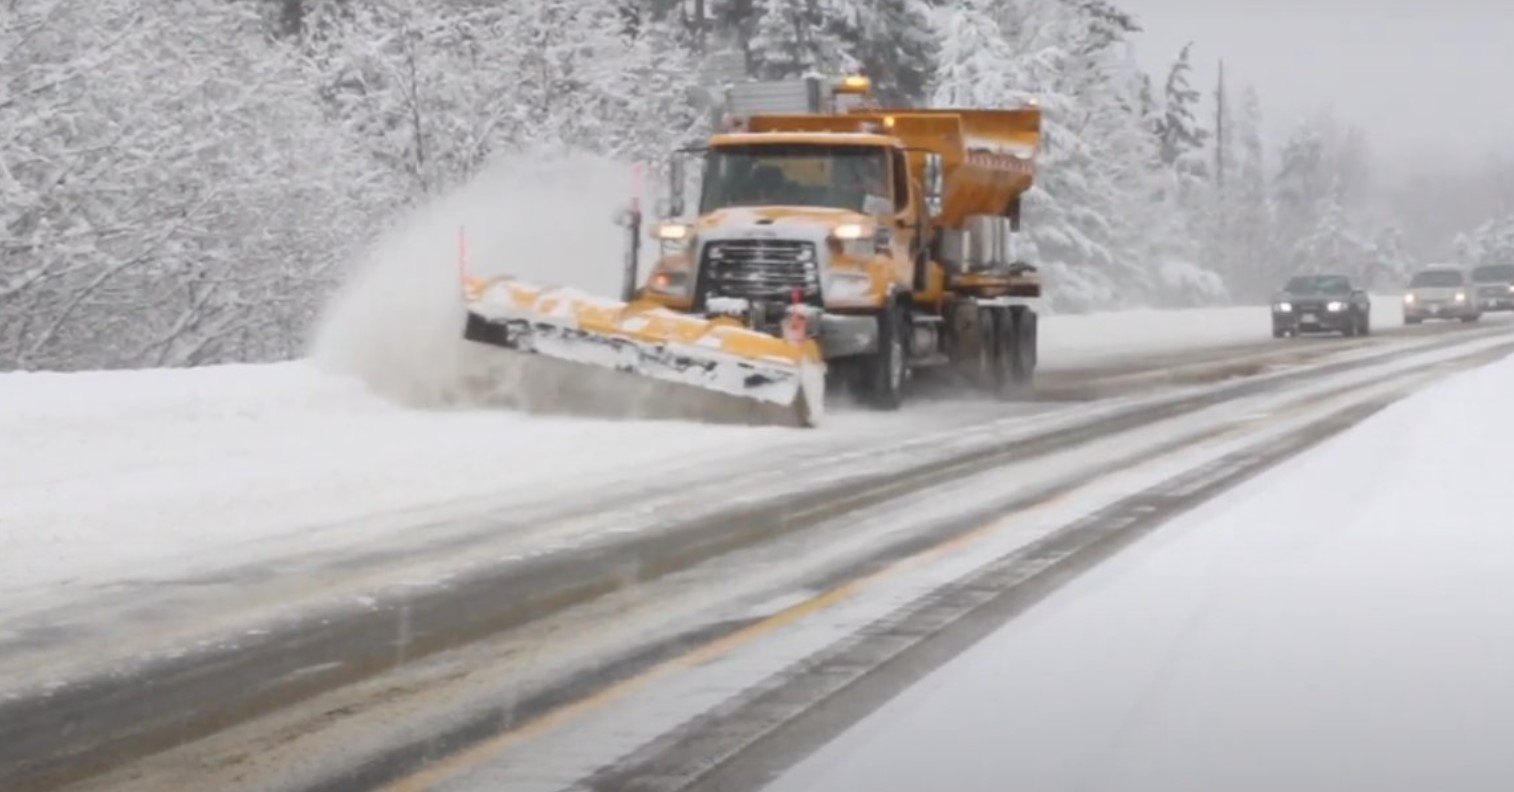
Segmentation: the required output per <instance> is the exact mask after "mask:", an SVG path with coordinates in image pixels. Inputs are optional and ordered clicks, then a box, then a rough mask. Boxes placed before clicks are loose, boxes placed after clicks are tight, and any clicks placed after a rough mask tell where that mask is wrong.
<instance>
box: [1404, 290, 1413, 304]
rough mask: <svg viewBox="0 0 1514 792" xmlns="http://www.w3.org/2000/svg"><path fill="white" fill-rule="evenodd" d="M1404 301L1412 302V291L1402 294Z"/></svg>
mask: <svg viewBox="0 0 1514 792" xmlns="http://www.w3.org/2000/svg"><path fill="white" fill-rule="evenodd" d="M1404 302H1406V303H1412V302H1414V292H1409V293H1407V294H1405V295H1404Z"/></svg>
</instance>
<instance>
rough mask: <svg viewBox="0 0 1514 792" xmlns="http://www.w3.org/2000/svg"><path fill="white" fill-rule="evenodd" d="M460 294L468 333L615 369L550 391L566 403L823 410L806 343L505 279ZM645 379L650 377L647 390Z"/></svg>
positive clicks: (787, 419) (788, 421)
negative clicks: (621, 400) (463, 295)
mask: <svg viewBox="0 0 1514 792" xmlns="http://www.w3.org/2000/svg"><path fill="white" fill-rule="evenodd" d="M466 291H467V308H468V325H467V329H466V330H465V332H464V337H465V338H467V339H468V340H470V341H476V342H479V343H483V344H490V345H493V346H497V347H502V348H505V349H509V350H513V351H515V352H520V353H525V354H530V355H538V356H541V357H545V358H551V359H554V360H555V361H558V362H560V363H566V364H572V365H574V366H576V367H580V368H587V369H596V370H598V371H600V372H616V376H613V377H610V378H605V377H603V376H594V375H591V374H589V373H588V372H587V371H585V372H582V373H584V374H585V376H583V377H582V378H581V379H580V380H578V381H577V382H576V384H577V385H578V388H577V389H576V390H578V391H580V392H577V393H575V392H572V391H573V390H575V389H574V388H563V389H560V393H559V394H558V396H557V397H555V398H561V399H562V400H563V401H564V402H565V403H564V405H563V406H564V407H565V408H567V409H569V411H572V408H571V407H569V406H568V405H567V402H570V401H574V402H582V401H584V400H585V399H589V400H592V401H595V402H596V403H597V404H599V405H601V407H602V406H603V405H604V404H605V403H606V402H611V403H614V402H615V400H616V399H617V397H618V396H619V395H621V394H630V393H637V394H638V395H639V397H638V398H636V399H635V402H636V410H635V412H636V416H637V417H641V418H658V419H693V420H703V421H708V422H712V423H740V424H776V425H782V426H815V425H816V424H817V423H818V422H819V419H820V416H821V413H822V411H823V404H824V398H825V363H824V361H823V360H822V359H821V356H820V349H819V346H818V345H817V344H816V343H815V342H814V341H813V340H806V341H803V342H800V343H794V342H792V341H789V340H787V339H783V338H777V337H774V336H771V335H768V334H766V333H759V332H756V331H753V330H749V329H747V328H745V327H743V326H741V325H740V324H739V323H737V322H736V321H734V320H732V319H726V318H713V319H706V318H703V317H699V316H691V315H687V314H680V313H676V312H674V311H670V310H668V309H666V308H663V307H662V306H660V305H657V304H655V303H651V302H632V303H625V302H620V301H617V300H608V299H604V298H600V297H594V296H591V295H588V294H584V293H582V292H578V291H575V290H572V289H560V288H545V287H541V286H535V285H532V284H527V283H523V282H521V281H517V280H513V279H508V278H500V279H494V280H489V281H470V282H469V283H468V284H467V290H466ZM559 379H563V378H559ZM648 383H656V387H655V390H654V391H653V392H651V393H649V392H648V391H647V387H648ZM584 390H589V391H593V393H592V394H586V393H583V392H581V391H584ZM627 401H629V400H627ZM599 411H603V410H602V409H600V410H599Z"/></svg>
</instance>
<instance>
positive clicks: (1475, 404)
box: [770, 359, 1514, 792]
mask: <svg viewBox="0 0 1514 792" xmlns="http://www.w3.org/2000/svg"><path fill="white" fill-rule="evenodd" d="M1510 393H1514V359H1511V360H1505V361H1503V362H1501V363H1499V364H1496V365H1494V366H1490V367H1487V368H1484V369H1480V370H1475V371H1472V372H1469V373H1465V374H1462V375H1459V376H1457V377H1455V378H1454V379H1451V380H1448V381H1445V382H1443V383H1441V384H1439V385H1437V386H1434V387H1432V388H1430V389H1428V390H1426V391H1424V392H1422V393H1420V394H1418V395H1416V396H1414V397H1411V398H1409V399H1407V400H1405V401H1403V402H1400V403H1399V404H1397V405H1395V406H1393V407H1391V408H1389V409H1388V410H1386V411H1385V412H1383V413H1381V414H1380V415H1378V416H1376V417H1374V418H1372V419H1370V420H1369V421H1367V422H1366V423H1364V424H1363V425H1361V426H1359V427H1358V428H1356V429H1354V430H1352V431H1350V432H1348V433H1346V434H1344V435H1342V436H1340V437H1337V438H1335V439H1333V440H1331V441H1328V442H1327V443H1325V444H1324V445H1323V446H1322V447H1320V448H1319V449H1317V450H1316V451H1315V452H1313V453H1310V454H1308V455H1306V456H1304V457H1302V458H1298V459H1296V460H1294V461H1291V462H1288V463H1285V464H1284V465H1282V466H1280V467H1279V468H1277V469H1275V470H1274V471H1272V472H1270V473H1268V474H1264V475H1263V476H1262V477H1260V478H1259V479H1257V480H1255V481H1253V482H1252V483H1250V484H1248V485H1245V486H1243V487H1242V488H1240V489H1237V490H1234V491H1232V492H1230V493H1229V494H1227V495H1225V496H1223V497H1222V498H1221V499H1220V500H1218V501H1217V502H1214V503H1212V504H1209V505H1207V506H1205V507H1202V508H1201V509H1200V510H1199V511H1197V512H1194V513H1191V514H1190V515H1188V516H1187V517H1184V518H1181V519H1179V520H1178V521H1177V522H1175V523H1172V524H1170V525H1168V526H1166V527H1164V528H1162V529H1160V530H1159V531H1158V532H1157V533H1156V534H1154V535H1153V536H1150V537H1148V538H1147V539H1145V540H1143V541H1142V542H1141V543H1139V544H1137V545H1136V546H1135V547H1133V548H1131V549H1130V550H1127V551H1126V552H1124V553H1122V554H1121V555H1119V556H1117V557H1116V558H1115V559H1113V560H1112V561H1110V562H1107V563H1106V564H1105V565H1104V566H1102V567H1100V568H1098V569H1096V570H1094V571H1093V572H1091V573H1088V574H1087V575H1085V576H1084V577H1083V578H1081V579H1079V580H1078V581H1076V582H1074V583H1073V584H1071V585H1070V586H1068V587H1067V588H1065V589H1063V590H1062V591H1061V592H1059V593H1058V594H1055V595H1053V596H1052V597H1051V598H1050V599H1048V600H1047V601H1045V602H1043V603H1041V604H1040V605H1038V606H1036V607H1034V608H1033V609H1032V610H1031V611H1029V612H1028V613H1026V614H1025V615H1023V616H1022V617H1020V618H1019V619H1017V620H1015V621H1013V622H1011V623H1010V624H1009V625H1008V626H1007V627H1005V628H1004V629H1002V630H1000V631H999V632H998V633H996V634H995V635H993V636H992V637H990V638H989V639H987V640H985V641H983V642H982V643H981V644H979V645H977V646H976V647H974V648H973V649H971V650H969V651H968V652H966V653H964V654H963V655H961V656H959V657H957V658H956V659H955V660H953V661H951V662H949V663H948V664H947V665H945V666H943V667H942V668H940V669H938V670H937V671H936V672H934V673H933V674H932V675H930V676H929V677H927V678H926V679H925V680H924V681H922V682H921V683H919V684H917V685H915V686H914V687H912V688H910V689H908V690H907V691H905V692H904V693H902V694H901V695H900V696H899V697H898V698H897V699H895V700H893V701H892V702H890V703H888V704H886V705H884V706H883V707H882V708H881V709H879V710H878V711H877V712H875V713H873V714H872V715H871V716H870V717H868V718H866V719H865V720H863V721H862V722H860V723H859V724H857V725H856V726H854V727H853V728H852V729H850V730H849V731H847V732H845V733H844V734H842V735H841V736H840V737H839V738H838V739H836V740H835V741H834V742H832V743H831V744H829V745H828V746H826V747H824V748H822V749H821V750H820V751H819V752H818V753H816V754H815V755H813V756H812V757H811V758H809V759H808V760H807V761H805V762H803V763H801V764H800V765H798V766H797V767H795V768H794V769H793V770H792V771H791V772H789V773H788V774H787V775H786V776H785V777H783V778H782V779H780V780H779V781H778V782H777V783H775V784H774V785H772V786H771V787H770V790H771V792H800V791H801V790H821V789H870V790H880V792H889V791H891V790H899V791H900V792H903V791H904V790H916V789H922V788H929V787H942V786H944V787H946V788H950V789H953V790H963V791H964V792H969V791H971V790H983V792H987V791H988V790H1001V789H1005V788H1010V787H1013V788H1017V789H1027V790H1038V791H1039V790H1047V791H1048V792H1049V791H1051V790H1089V791H1090V792H1093V791H1095V790H1111V791H1113V790H1120V792H1144V791H1146V790H1150V791H1151V792H1156V791H1157V790H1161V792H1182V791H1184V790H1193V791H1194V792H1199V791H1200V790H1204V791H1206V792H1207V790H1220V789H1223V790H1230V791H1233V792H1247V791H1248V790H1256V791H1257V792H1262V791H1263V790H1267V791H1269V792H1270V791H1271V790H1280V789H1298V790H1331V792H1348V791H1351V790H1363V791H1365V790H1373V791H1374V792H1386V791H1397V790H1403V792H1409V791H1410V790H1426V789H1447V790H1449V789H1455V790H1459V791H1460V790H1466V791H1467V792H1473V791H1483V790H1486V792H1494V791H1495V790H1507V789H1510V788H1514V758H1510V754H1509V752H1508V745H1509V743H1510V740H1511V739H1514V725H1511V721H1510V719H1509V713H1510V712H1511V711H1514V682H1511V680H1510V678H1509V674H1508V669H1509V668H1511V667H1514V533H1511V531H1510V529H1511V528H1514V489H1511V488H1510V486H1509V473H1508V470H1509V468H1508V465H1507V463H1506V459H1507V457H1508V453H1509V451H1508V450H1509V449H1510V448H1511V447H1514V423H1511V422H1510V421H1509V416H1508V410H1507V409H1506V406H1507V403H1508V394H1510Z"/></svg>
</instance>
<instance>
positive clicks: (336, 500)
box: [0, 308, 1391, 595]
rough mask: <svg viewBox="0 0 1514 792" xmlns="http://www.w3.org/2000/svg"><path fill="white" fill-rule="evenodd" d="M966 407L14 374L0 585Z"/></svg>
mask: <svg viewBox="0 0 1514 792" xmlns="http://www.w3.org/2000/svg"><path fill="white" fill-rule="evenodd" d="M1382 313H1384V314H1385V315H1390V314H1391V311H1389V310H1386V309H1385V310H1383V311H1382ZM1382 324H1384V325H1388V324H1391V322H1388V321H1384V322H1382ZM1265 329H1266V311H1265V309H1258V308H1227V309H1203V310H1193V311H1170V312H1158V311H1142V312H1131V313H1118V314H1106V315H1092V316H1067V317H1052V318H1050V319H1048V320H1047V321H1046V324H1045V327H1044V329H1043V333H1042V335H1043V344H1044V352H1043V359H1044V361H1045V366H1046V368H1047V369H1048V370H1049V371H1057V370H1058V369H1066V368H1078V367H1094V366H1098V365H1102V364H1106V363H1110V362H1113V361H1118V362H1120V363H1122V364H1125V365H1129V364H1130V363H1131V361H1132V358H1138V357H1139V356H1140V355H1142V354H1153V353H1157V352H1172V351H1175V350H1187V349H1197V348H1203V347H1217V346H1225V345H1233V344H1238V343H1245V342H1251V343H1257V342H1260V343H1266V340H1265ZM970 409H972V410H976V411H977V412H979V413H983V414H984V415H985V417H987V416H990V415H992V414H1002V413H1003V412H1004V411H1013V410H1016V409H1021V410H1023V409H1025V408H1024V407H1015V406H1012V405H1010V406H994V405H985V404H978V405H974V406H972V407H971V408H970ZM961 415H962V405H942V404H919V405H914V406H913V407H912V408H911V409H910V410H908V411H907V412H906V414H904V415H902V416H901V415H890V416H879V415H874V414H868V413H859V412H851V413H846V412H841V413H838V414H835V415H833V416H831V420H830V422H829V425H828V426H827V427H825V429H824V430H822V431H821V432H818V433H817V432H808V433H806V432H796V431H786V430H779V429H753V428H738V427H721V426H705V425H695V424H686V423H650V422H630V421H627V422H607V421H592V420H575V419H567V418H544V417H539V416H527V415H523V414H519V413H512V412H505V411H486V410H462V409H459V410H421V409H410V408H403V407H398V406H395V405H394V404H391V403H389V402H387V401H385V400H383V399H381V398H379V397H377V396H375V395H373V394H372V393H370V392H369V391H368V390H367V389H366V388H365V387H364V386H363V384H361V383H360V382H358V381H356V380H355V379H350V378H347V377H343V376H336V375H332V374H328V373H325V372H323V371H321V370H320V369H318V368H317V367H315V366H313V365H311V364H309V363H305V362H300V363H289V364H278V365H264V366H225V367H213V368H205V369H193V370H160V371H123V372H86V373H78V374H3V375H0V448H3V449H4V453H3V454H0V594H7V595H14V594H16V593H17V592H18V591H19V590H22V589H28V588H35V587H39V586H66V585H69V584H70V583H71V582H81V581H95V582H100V581H103V580H110V579H115V578H118V577H121V576H126V577H140V576H141V575H142V574H144V572H145V571H146V568H151V569H152V570H163V569H167V570H171V569H174V568H175V567H176V566H177V567H188V566H189V565H191V564H192V563H200V562H206V561H207V560H208V561H214V560H215V558H216V557H217V556H229V557H233V558H236V559H237V560H245V559H246V557H247V556H248V554H257V555H261V554H266V553H268V552H272V551H273V550H274V549H275V546H277V549H279V550H281V551H287V552H293V551H298V550H301V549H305V550H314V549H320V548H325V547H339V546H343V545H346V544H350V545H353V546H357V545H361V544H362V542H363V540H364V539H365V538H366V537H369V536H372V535H374V534H376V533H380V532H384V531H391V530H394V529H395V525H396V522H395V519H396V517H397V516H400V517H402V516H404V515H409V516H410V517H412V518H413V517H415V516H416V515H419V514H424V515H425V516H427V517H428V518H434V519H442V518H445V517H447V516H448V515H457V514H467V513H476V512H478V511H480V510H482V509H483V508H485V507H493V508H498V507H501V506H503V505H507V504H509V503H510V502H512V501H513V500H520V499H523V498H543V497H547V496H550V495H552V494H554V493H560V494H561V495H562V496H563V497H567V498H571V497H575V496H577V495H579V494H582V493H583V492H585V491H592V490H593V489H595V488H596V487H602V486H604V485H606V484H608V483H611V482H615V481H625V480H631V479H635V478H637V477H642V476H647V475H650V474H652V473H653V472H655V473H656V474H658V475H676V473H677V471H678V470H680V469H681V468H684V467H687V466H690V465H695V464H698V465H701V466H718V465H719V464H721V460H723V459H726V460H731V459H740V458H750V457H751V456H752V455H753V454H758V453H760V452H761V451H762V450H763V449H768V448H773V447H776V446H779V445H788V446H792V445H794V444H805V443H809V444H814V443H822V442H836V441H838V438H846V437H867V436H870V435H876V434H877V433H878V432H879V431H880V429H882V428H883V425H884V423H886V425H887V427H888V431H889V432H897V430H898V427H900V426H901V425H903V426H906V427H908V426H913V427H916V428H919V427H922V426H931V425H934V424H937V423H939V422H941V421H944V420H959V419H960V417H961ZM401 522H403V520H401Z"/></svg>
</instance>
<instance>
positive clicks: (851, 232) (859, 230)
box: [831, 223, 867, 242]
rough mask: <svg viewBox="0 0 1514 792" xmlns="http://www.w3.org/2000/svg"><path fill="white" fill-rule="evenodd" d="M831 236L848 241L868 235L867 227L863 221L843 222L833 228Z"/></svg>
mask: <svg viewBox="0 0 1514 792" xmlns="http://www.w3.org/2000/svg"><path fill="white" fill-rule="evenodd" d="M831 236H833V237H835V238H837V239H839V240H841V241H842V242H847V241H850V240H853V239H861V238H863V237H865V236H867V229H866V228H864V227H863V226H862V224H861V223H842V224H841V225H838V226H836V227H835V228H834V229H832V230H831Z"/></svg>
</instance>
